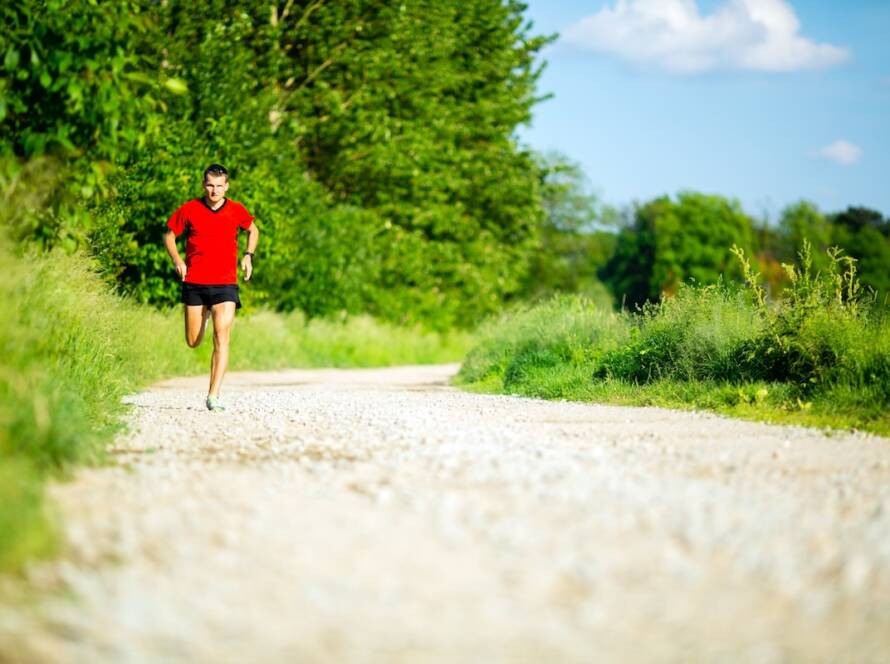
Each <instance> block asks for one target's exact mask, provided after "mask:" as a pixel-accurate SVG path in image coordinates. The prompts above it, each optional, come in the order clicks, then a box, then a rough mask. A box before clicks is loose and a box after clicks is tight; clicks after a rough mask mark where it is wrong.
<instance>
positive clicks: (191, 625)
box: [0, 366, 890, 664]
mask: <svg viewBox="0 0 890 664" xmlns="http://www.w3.org/2000/svg"><path fill="white" fill-rule="evenodd" d="M455 369H456V367H454V366H442V367H400V368H395V369H386V370H352V371H336V370H316V371H285V372H275V373H265V374H261V373H249V374H231V375H230V376H229V377H228V378H227V390H226V394H225V395H224V396H225V397H226V400H227V405H228V408H229V409H228V410H227V411H226V412H225V413H209V412H207V411H206V410H205V409H204V407H203V396H202V388H204V379H203V378H201V379H191V378H188V379H176V380H171V381H166V382H164V383H161V384H159V385H157V386H155V387H154V388H153V389H151V390H149V391H147V392H143V393H141V394H138V395H134V396H132V397H130V398H128V399H127V402H128V403H130V404H132V405H133V410H132V412H131V414H130V415H129V425H130V426H129V433H127V434H125V435H123V436H122V437H121V438H120V439H119V440H118V441H117V442H116V444H115V446H114V448H113V450H112V458H113V463H112V464H110V465H109V466H106V467H101V468H94V469H87V470H84V471H82V472H81V473H79V474H78V476H77V477H76V478H75V479H74V480H73V481H70V482H67V483H63V484H57V485H55V486H53V487H52V495H53V497H54V498H55V501H56V504H57V507H58V510H59V512H60V513H61V516H62V519H63V520H62V523H63V525H64V532H65V547H64V551H63V553H62V555H61V557H60V558H59V559H58V560H56V561H53V562H48V563H41V564H39V565H35V566H33V567H32V568H31V569H30V570H28V574H27V579H28V580H27V582H26V583H27V585H26V590H27V592H28V596H29V600H28V601H27V602H10V603H7V605H6V606H3V607H0V662H7V661H8V662H23V663H26V664H31V663H32V662H45V661H51V662H63V663H64V662H75V663H80V662H84V663H86V662H90V663H92V662H125V663H128V662H134V663H141V662H214V663H215V662H387V663H388V662H412V663H413V662H461V663H462V662H541V661H547V660H550V661H557V662H591V661H614V662H666V661H670V662H673V661H676V662H713V661H720V662H757V663H760V662H763V663H772V662H797V661H826V662H829V661H855V662H886V661H890V655H888V654H890V441H887V440H885V439H881V438H877V437H873V436H866V435H863V434H837V433H835V434H832V435H831V436H826V435H825V434H824V433H822V432H819V431H814V430H807V429H802V428H790V427H775V426H768V425H765V424H757V423H749V422H737V421H732V420H728V419H725V418H720V417H716V416H713V415H709V414H706V413H695V412H672V411H666V410H660V409H654V408H639V409H630V408H618V407H608V406H596V405H585V404H577V403H567V402H545V401H540V400H535V399H523V398H518V397H504V396H487V395H474V394H468V393H462V392H459V391H457V390H453V389H450V388H448V387H447V381H448V379H449V377H450V376H451V375H452V374H453V372H454V371H455Z"/></svg>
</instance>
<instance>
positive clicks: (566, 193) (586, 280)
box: [522, 153, 615, 302]
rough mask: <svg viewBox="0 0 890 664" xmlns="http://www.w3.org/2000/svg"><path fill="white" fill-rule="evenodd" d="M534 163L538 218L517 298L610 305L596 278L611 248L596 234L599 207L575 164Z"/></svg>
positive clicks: (607, 237)
mask: <svg viewBox="0 0 890 664" xmlns="http://www.w3.org/2000/svg"><path fill="white" fill-rule="evenodd" d="M540 162H541V163H540V168H541V175H542V177H541V202H542V205H543V208H544V215H543V217H542V218H541V222H540V230H539V234H538V237H539V243H540V244H539V246H538V248H537V249H536V250H535V251H534V253H533V254H532V258H531V262H530V268H529V272H528V276H527V277H526V280H525V284H524V286H523V290H522V296H523V297H525V298H529V297H532V298H542V297H546V296H549V295H552V294H554V293H583V294H585V295H587V296H588V297H591V298H592V299H594V300H597V301H600V302H610V297H609V294H608V292H607V291H606V290H605V287H604V286H603V284H602V283H601V282H600V281H599V279H598V278H597V270H598V269H599V268H601V267H602V266H603V265H604V264H605V263H606V262H607V261H608V260H609V257H610V256H611V255H612V253H613V251H614V247H615V234H614V233H612V232H608V231H605V230H603V229H602V226H603V218H604V214H605V211H604V209H603V206H602V205H601V204H600V203H599V200H598V199H597V197H596V195H595V194H594V193H593V192H592V191H591V187H590V183H589V181H588V180H587V178H586V176H585V175H584V172H583V171H582V170H581V167H580V166H579V165H578V164H577V163H574V162H572V161H570V160H569V159H568V158H567V157H565V156H564V155H561V154H559V153H549V154H546V155H542V156H541V157H540Z"/></svg>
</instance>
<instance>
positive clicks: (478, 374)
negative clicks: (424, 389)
mask: <svg viewBox="0 0 890 664" xmlns="http://www.w3.org/2000/svg"><path fill="white" fill-rule="evenodd" d="M805 246H806V245H805ZM737 255H738V256H739V257H740V258H741V260H740V261H739V262H738V265H739V268H740V271H741V272H743V273H744V274H745V277H746V279H747V280H748V286H749V287H748V289H746V290H743V289H740V288H739V287H738V286H735V285H714V284H711V285H707V286H694V287H691V286H684V287H682V288H681V289H680V291H679V292H678V293H677V294H676V296H675V297H672V298H666V299H664V300H662V301H660V302H658V303H648V304H646V305H644V306H643V307H642V308H641V309H640V310H638V311H635V312H628V311H624V312H619V313H614V312H612V311H610V310H603V309H602V308H600V307H596V306H594V305H592V304H591V303H590V302H589V301H586V300H583V299H578V298H562V299H555V300H551V301H549V302H545V303H543V304H541V305H538V306H536V307H531V308H527V307H526V308H520V309H519V310H517V311H511V312H509V313H507V314H505V315H504V316H503V317H501V318H500V319H498V320H496V321H494V322H492V323H490V324H489V325H487V326H486V327H485V328H483V330H481V332H480V333H479V335H478V336H479V341H478V343H477V346H476V348H474V349H473V350H472V351H471V352H470V353H469V354H468V355H467V358H466V359H465V361H464V364H463V366H462V368H461V374H460V376H461V378H462V380H463V381H464V382H465V383H466V384H467V385H469V386H475V387H477V388H478V389H484V390H488V391H495V392H508V393H518V394H527V395H530V396H537V397H546V398H573V399H582V400H594V401H610V402H615V403H628V404H637V405H647V404H658V405H664V406H672V407H678V406H679V407H697V408H709V409H716V410H720V411H723V412H729V413H732V414H736V415H744V416H748V417H757V418H764V417H765V418H769V419H781V420H788V421H795V422H800V423H806V424H828V425H831V426H855V427H859V428H866V429H870V430H873V431H877V432H881V433H884V434H887V433H890V316H888V312H887V309H885V308H884V307H880V306H876V305H875V302H874V300H873V298H872V297H871V296H870V295H869V294H868V293H866V292H865V291H864V290H863V289H862V288H861V287H860V284H859V282H858V279H857V278H856V273H855V265H856V263H855V261H852V260H850V259H848V258H843V257H840V256H839V255H838V253H837V252H836V251H833V252H832V253H831V255H829V256H828V261H827V266H828V267H827V269H826V270H825V271H824V272H819V271H817V270H816V269H815V268H814V267H813V264H812V260H811V257H810V256H809V252H808V250H807V249H804V251H802V255H801V260H800V263H801V265H802V267H801V268H797V267H793V266H790V265H789V266H788V267H787V275H788V283H789V285H788V287H787V289H786V293H785V297H784V299H783V300H782V301H781V302H780V303H774V304H771V303H770V302H769V301H768V300H767V298H766V291H765V289H764V287H763V285H762V283H761V281H760V277H759V276H758V275H757V274H756V273H755V272H754V271H753V268H751V266H750V264H749V263H748V259H747V257H746V256H745V255H744V252H742V251H741V250H738V249H737Z"/></svg>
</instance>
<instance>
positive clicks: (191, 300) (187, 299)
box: [182, 283, 241, 309]
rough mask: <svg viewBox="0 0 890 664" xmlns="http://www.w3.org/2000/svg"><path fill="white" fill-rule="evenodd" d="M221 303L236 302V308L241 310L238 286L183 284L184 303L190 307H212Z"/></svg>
mask: <svg viewBox="0 0 890 664" xmlns="http://www.w3.org/2000/svg"><path fill="white" fill-rule="evenodd" d="M220 302H234V303H235V308H236V309H240V308H241V298H239V297H238V286H236V285H235V284H224V285H220V286H215V285H205V284H189V283H183V284H182V303H183V304H185V305H188V306H190V307H199V306H201V305H204V306H205V307H212V306H213V305H214V304H219V303H220Z"/></svg>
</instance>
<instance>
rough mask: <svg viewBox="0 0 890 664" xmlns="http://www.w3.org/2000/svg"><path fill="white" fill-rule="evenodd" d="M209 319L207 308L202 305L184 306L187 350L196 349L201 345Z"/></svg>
mask: <svg viewBox="0 0 890 664" xmlns="http://www.w3.org/2000/svg"><path fill="white" fill-rule="evenodd" d="M209 318H210V308H209V307H205V306H204V305H196V306H189V305H186V306H185V342H186V343H187V344H188V345H189V348H197V347H198V346H200V345H201V342H202V341H203V340H204V331H205V330H206V329H207V321H208V320H209Z"/></svg>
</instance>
